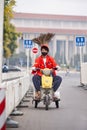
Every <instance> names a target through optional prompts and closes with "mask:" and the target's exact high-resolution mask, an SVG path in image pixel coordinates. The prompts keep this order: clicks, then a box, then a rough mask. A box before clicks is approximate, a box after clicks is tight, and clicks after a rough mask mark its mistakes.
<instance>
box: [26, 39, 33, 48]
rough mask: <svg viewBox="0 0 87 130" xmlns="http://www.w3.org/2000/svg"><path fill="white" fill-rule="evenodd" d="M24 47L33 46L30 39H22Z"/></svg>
mask: <svg viewBox="0 0 87 130" xmlns="http://www.w3.org/2000/svg"><path fill="white" fill-rule="evenodd" d="M24 47H25V48H32V47H33V42H32V40H24Z"/></svg>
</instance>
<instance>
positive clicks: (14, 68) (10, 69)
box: [8, 66, 21, 72]
mask: <svg viewBox="0 0 87 130" xmlns="http://www.w3.org/2000/svg"><path fill="white" fill-rule="evenodd" d="M10 71H21V68H20V67H18V66H9V69H8V72H10Z"/></svg>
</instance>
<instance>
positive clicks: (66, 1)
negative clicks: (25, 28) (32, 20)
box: [14, 0, 87, 16]
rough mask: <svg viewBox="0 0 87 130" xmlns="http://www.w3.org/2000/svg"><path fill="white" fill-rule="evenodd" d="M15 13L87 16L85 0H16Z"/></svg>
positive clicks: (86, 0) (86, 1) (86, 2)
mask: <svg viewBox="0 0 87 130" xmlns="http://www.w3.org/2000/svg"><path fill="white" fill-rule="evenodd" d="M14 10H15V11H16V12H25V13H42V14H65V15H80V16H87V0H16V6H15V8H14Z"/></svg>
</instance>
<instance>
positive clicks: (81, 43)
mask: <svg viewBox="0 0 87 130" xmlns="http://www.w3.org/2000/svg"><path fill="white" fill-rule="evenodd" d="M76 46H85V37H80V36H79V37H76Z"/></svg>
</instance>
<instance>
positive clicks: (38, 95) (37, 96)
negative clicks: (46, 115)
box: [35, 91, 41, 99]
mask: <svg viewBox="0 0 87 130" xmlns="http://www.w3.org/2000/svg"><path fill="white" fill-rule="evenodd" d="M40 98H41V92H40V91H36V92H35V99H40Z"/></svg>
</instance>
